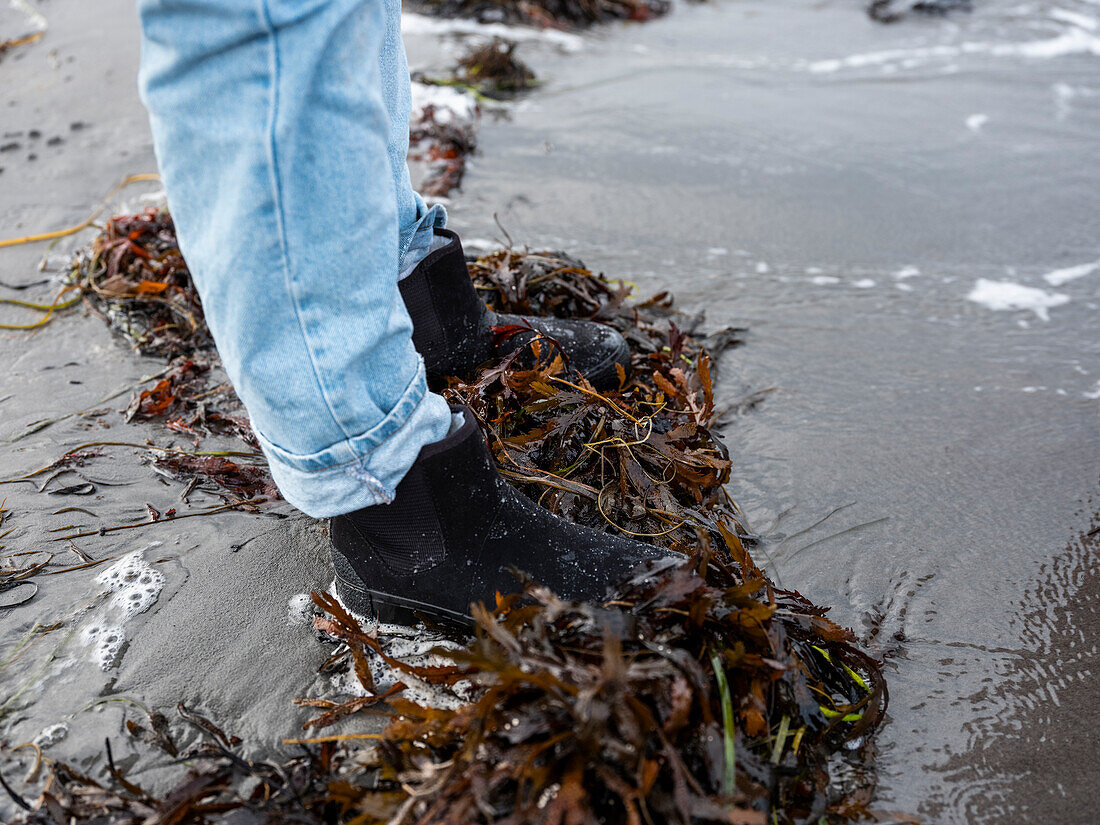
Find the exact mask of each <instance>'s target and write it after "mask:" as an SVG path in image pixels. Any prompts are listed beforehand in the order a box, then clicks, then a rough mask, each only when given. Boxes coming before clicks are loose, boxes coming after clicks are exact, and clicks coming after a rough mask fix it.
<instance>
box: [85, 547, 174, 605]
mask: <svg viewBox="0 0 1100 825" xmlns="http://www.w3.org/2000/svg"><path fill="white" fill-rule="evenodd" d="M96 582H97V583H98V584H100V585H102V586H103V587H105V588H106V589H107V591H108V592H113V593H114V594H115V595H114V597H113V598H112V599H111V606H112V607H114V608H117V609H119V610H121V611H122V613H123V615H124V617H125V618H126V619H129V618H131V617H133V616H136V615H137V614H139V613H144V612H145V611H146V610H148V609H149V608H150V607H152V606H153V604H154V603H156V600H157V597H158V596H159V595H160V591H161V590H163V589H164V574H163V573H161V572H160V571H159V570H157V569H156V568H155V567H153V566H152V565H150V564H149V563H148V562H147V561H145V550H135V551H134V552H133V553H127V554H126V555H125V556H123V557H122V558H121V559H119V560H118V561H116V562H115V563H114V564H112V565H111V566H110V567H108V568H107V569H106V570H104V571H103V572H102V573H100V574H99V575H98V576H96Z"/></svg>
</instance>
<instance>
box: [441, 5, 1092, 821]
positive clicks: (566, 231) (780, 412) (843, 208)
mask: <svg viewBox="0 0 1100 825" xmlns="http://www.w3.org/2000/svg"><path fill="white" fill-rule="evenodd" d="M977 5H978V10H977V11H975V12H974V13H973V14H969V15H968V14H961V15H952V16H950V17H949V18H947V19H933V20H926V19H919V18H910V19H908V20H906V21H905V22H902V23H900V24H897V25H894V26H882V25H878V24H874V23H872V22H871V21H869V20H867V19H866V18H865V17H863V16H862V15H861V14H860V13H859V11H858V9H857V7H856V6H855V4H850V3H824V4H822V3H817V4H811V3H807V2H769V3H757V2H738V3H717V4H708V5H705V6H695V7H680V8H678V9H677V11H676V12H675V13H674V14H673V15H672V16H671V17H670V18H669V19H667V20H664V21H661V22H660V23H657V24H654V25H647V26H629V27H621V28H617V29H614V30H610V31H607V32H604V33H601V34H600V35H599V36H597V37H594V38H586V46H585V48H583V49H581V50H580V51H579V52H577V53H573V54H568V55H562V54H558V55H555V54H552V53H550V52H549V51H546V52H545V53H539V52H531V51H529V52H528V56H529V57H530V58H531V60H532V63H533V64H534V66H535V68H536V70H537V71H538V72H539V74H540V76H541V77H543V78H544V79H547V81H548V83H547V85H546V87H545V88H544V89H543V90H542V91H541V92H539V93H537V94H536V95H533V96H532V97H531V98H529V99H527V100H526V101H524V102H523V103H521V104H519V105H518V106H517V107H516V108H515V110H514V111H513V112H512V113H511V117H510V120H508V121H506V122H503V123H497V124H492V125H487V126H486V127H485V128H484V130H483V137H482V149H483V154H482V156H481V157H480V158H478V159H477V161H476V162H475V163H474V164H473V165H472V167H471V171H470V173H469V176H468V178H467V182H466V185H465V189H464V192H463V196H462V199H461V200H460V201H459V202H458V203H457V204H456V206H455V207H454V209H453V210H452V213H453V222H454V223H455V224H456V225H457V226H458V227H459V228H460V230H465V232H466V234H467V235H469V236H478V237H501V231H500V229H498V228H497V227H496V226H495V225H494V222H493V221H492V219H491V218H487V217H486V216H488V215H491V214H492V213H493V212H494V211H495V212H497V213H498V218H499V221H500V223H501V224H502V226H503V227H504V229H506V230H507V231H508V233H510V234H511V235H512V237H514V238H516V239H517V240H520V239H522V241H523V242H527V243H532V244H536V245H537V244H545V245H549V246H561V247H566V248H568V249H570V250H571V251H573V252H575V253H576V254H578V255H580V256H581V257H582V258H583V259H584V260H585V261H586V262H587V263H588V264H589V265H590V266H594V267H597V268H599V269H602V270H604V271H605V272H607V273H609V274H610V275H612V276H613V277H625V278H629V279H631V280H633V281H635V282H636V283H637V284H638V285H639V287H640V289H641V290H642V291H643V292H655V291H658V290H660V289H666V288H669V289H672V290H674V291H675V293H676V296H677V299H678V300H679V302H680V305H681V306H682V307H684V308H686V309H691V310H695V309H698V308H705V309H706V312H707V315H708V318H709V320H710V321H712V322H714V323H721V324H726V323H736V324H745V325H747V326H749V327H750V329H751V334H750V337H749V342H748V345H747V346H746V347H744V348H742V349H740V350H737V351H735V352H733V353H731V354H729V355H727V356H726V358H725V360H724V361H723V364H722V373H721V376H722V389H721V393H722V396H723V398H724V399H725V400H726V401H727V402H735V401H736V400H738V399H740V398H742V397H743V396H745V395H747V394H748V393H751V392H754V391H757V390H772V391H771V392H769V393H767V394H766V395H765V396H764V401H763V403H762V404H761V405H759V406H758V407H757V408H756V409H755V410H754V411H751V412H747V413H743V414H740V415H738V414H736V413H735V414H733V415H732V416H731V419H730V423H729V425H728V426H727V427H726V429H725V435H726V438H727V440H728V441H729V443H730V445H731V450H732V452H733V454H734V460H735V473H734V481H733V484H732V492H733V494H734V496H735V498H736V499H737V500H738V501H739V502H740V503H741V504H742V506H743V507H744V508H745V509H746V510H747V512H748V514H749V516H750V520H751V523H752V524H753V525H754V526H755V528H756V529H757V530H758V531H760V532H762V533H765V534H767V535H768V536H770V539H769V541H767V542H766V544H765V546H764V547H763V548H762V553H766V558H767V561H768V564H769V567H770V569H771V570H772V571H773V573H774V574H775V575H777V576H778V577H779V578H781V580H782V582H783V583H784V584H785V585H787V586H790V587H794V588H797V589H799V590H802V591H803V592H805V593H806V594H807V595H809V596H810V597H812V598H813V599H814V600H815V601H817V602H819V603H822V604H827V605H835V608H834V615H835V616H836V617H837V618H839V619H840V620H842V621H843V622H844V623H847V624H851V625H853V626H855V627H856V628H857V629H860V630H862V632H863V633H864V634H865V635H866V637H867V638H868V639H869V640H870V643H871V645H872V647H874V648H876V649H879V650H883V651H884V652H886V653H888V655H889V669H890V676H891V680H890V685H891V694H892V705H891V713H890V716H891V721H890V723H889V725H888V726H887V727H886V728H885V729H884V731H883V732H882V735H881V736H880V739H879V744H880V750H881V764H880V772H881V795H880V800H879V804H880V806H881V807H882V808H885V809H895V810H906V811H918V812H920V813H921V814H922V815H923V816H924V817H925V818H926V819H927V821H931V822H959V823H962V822H969V823H973V822H994V821H1000V822H1025V821H1026V822H1060V823H1077V822H1080V823H1086V822H1094V821H1095V818H1096V813H1095V811H1096V806H1097V804H1098V803H1100V791H1098V788H1100V781H1098V780H1100V745H1098V744H1097V740H1096V729H1097V724H1098V714H1097V712H1096V710H1095V706H1094V699H1095V697H1096V695H1097V690H1096V687H1095V678H1096V677H1095V676H1094V675H1093V671H1092V668H1093V667H1095V666H1096V664H1097V659H1096V656H1097V651H1096V646H1095V639H1096V633H1097V630H1100V621H1098V619H1097V613H1096V597H1097V590H1098V587H1097V581H1098V579H1097V575H1098V573H1100V569H1098V563H1097V559H1096V553H1097V548H1098V541H1097V536H1096V535H1095V534H1094V535H1093V536H1092V537H1083V536H1082V534H1083V533H1085V532H1087V531H1089V530H1091V529H1093V528H1095V527H1096V525H1097V523H1098V522H1097V520H1096V515H1095V514H1096V513H1097V510H1098V508H1097V506H1096V504H1095V501H1094V499H1095V494H1096V492H1097V482H1098V469H1100V340H1098V337H1100V336H1098V335H1097V332H1098V330H1100V323H1098V313H1097V309H1098V303H1100V271H1098V269H1100V268H1096V267H1091V268H1090V267H1088V266H1081V265H1084V264H1090V263H1093V262H1096V261H1097V259H1098V258H1100V217H1098V216H1100V185H1098V184H1100V175H1098V172H1097V169H1098V168H1100V166H1098V162H1100V142H1098V140H1097V135H1100V59H1098V58H1100V39H1098V38H1100V31H1098V22H1097V21H1100V7H1097V6H1096V5H1095V4H1091V3H1083V2H1080V3H1069V2H1065V3H1062V2H1060V3H1023V4H1010V3H997V2H987V3H978V4H977ZM1067 269H1069V272H1068V273H1065V272H1063V273H1061V274H1053V275H1051V276H1050V277H1048V278H1044V276H1045V275H1050V273H1057V272H1058V271H1060V270H1067ZM1078 273H1085V274H1078ZM1067 274H1069V275H1076V276H1077V277H1073V278H1070V279H1067V278H1066V275H1067ZM983 279H984V280H985V281H987V282H990V283H988V284H987V285H986V286H985V287H984V288H983V289H982V290H979V291H978V292H977V294H973V295H972V293H974V292H975V287H976V286H977V285H978V283H979V281H982V280H983ZM968 296H970V297H968ZM1018 306H1023V307H1031V308H1030V309H1027V308H1024V309H1017V308H1013V307H1018ZM996 307H1004V308H1001V309H997V308H996ZM837 508H841V509H837ZM830 514H831V515H830ZM822 519H825V520H824V521H822ZM819 522H820V523H819ZM815 525H816V526H815Z"/></svg>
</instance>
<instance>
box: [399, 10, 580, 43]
mask: <svg viewBox="0 0 1100 825" xmlns="http://www.w3.org/2000/svg"><path fill="white" fill-rule="evenodd" d="M401 33H402V34H436V35H447V34H462V35H466V34H474V35H482V36H484V37H503V38H505V39H507V40H512V41H521V40H541V41H543V42H546V43H552V44H554V45H555V46H557V47H558V48H560V49H561V50H562V51H567V52H577V51H580V50H581V49H582V48H584V39H583V38H581V37H579V36H578V35H575V34H570V33H568V32H563V31H558V30H557V29H536V28H531V27H529V26H506V25H504V24H503V23H478V22H477V21H476V20H448V19H444V18H441V17H429V16H428V15H425V14H415V13H412V12H404V13H403V14H402V15H401Z"/></svg>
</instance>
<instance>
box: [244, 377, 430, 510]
mask: <svg viewBox="0 0 1100 825" xmlns="http://www.w3.org/2000/svg"><path fill="white" fill-rule="evenodd" d="M450 424H451V413H450V407H449V406H448V405H447V402H446V401H445V400H444V399H443V398H442V396H439V395H436V394H435V393H431V392H428V387H427V383H426V382H425V380H424V372H423V370H422V369H421V370H418V371H417V375H416V377H415V378H414V379H413V381H412V383H410V384H409V386H408V387H407V388H406V390H405V392H404V393H403V394H402V396H401V398H400V400H399V401H398V402H397V405H396V406H395V407H394V408H393V409H392V410H391V411H390V412H389V414H388V415H386V417H385V418H383V419H382V421H381V422H379V423H378V424H377V425H376V426H374V427H372V428H371V429H369V430H367V431H366V432H364V433H362V434H360V435H358V436H355V437H353V438H349V439H346V440H344V441H341V442H339V443H337V444H334V445H332V446H331V447H328V448H326V449H324V450H320V451H318V452H315V453H310V454H308V455H299V454H295V453H291V452H289V451H287V450H285V449H283V448H281V447H279V446H277V445H275V444H272V443H271V442H270V441H268V440H267V439H266V438H264V436H263V435H262V434H261V433H258V432H257V433H256V436H257V438H258V439H259V442H260V446H261V447H262V448H263V451H264V454H265V455H266V456H267V460H268V465H269V467H270V468H271V475H272V478H274V480H275V484H276V485H277V486H278V488H279V492H280V493H282V495H283V498H285V499H286V500H287V501H288V502H290V503H291V504H293V505H294V506H295V507H297V508H298V509H299V510H301V511H303V512H304V513H306V514H307V515H310V516H313V517H314V518H330V517H332V516H338V515H343V514H344V513H350V512H353V511H355V510H360V509H362V508H364V507H372V506H374V505H376V504H389V503H390V502H392V501H393V497H394V492H395V490H396V488H397V485H398V483H399V482H400V481H401V479H402V478H404V477H405V473H407V472H408V470H409V468H410V467H411V466H412V465H413V462H414V461H416V457H417V456H418V455H419V453H420V448H421V447H423V446H424V445H425V444H431V443H433V442H435V441H439V440H441V439H443V438H444V437H446V435H447V431H448V429H449V428H450Z"/></svg>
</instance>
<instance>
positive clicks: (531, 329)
mask: <svg viewBox="0 0 1100 825" xmlns="http://www.w3.org/2000/svg"><path fill="white" fill-rule="evenodd" d="M436 231H437V233H438V234H439V235H442V236H444V237H446V238H449V239H450V242H449V243H448V244H447V245H446V246H443V247H440V248H439V249H437V250H435V251H434V252H431V253H429V254H428V256H427V257H426V258H424V260H423V261H421V262H420V263H419V264H418V265H417V266H416V268H415V269H414V270H413V271H412V273H410V274H409V275H408V276H406V277H405V278H402V279H401V281H400V282H399V286H400V288H401V297H402V298H404V300H405V307H406V308H407V309H408V310H409V315H410V316H411V317H412V321H413V344H415V345H416V349H417V351H418V352H419V353H420V354H421V355H422V356H424V364H425V366H426V367H427V370H428V372H429V373H430V374H434V375H460V374H464V373H466V372H469V371H470V370H472V369H473V368H474V367H476V366H478V365H479V364H482V363H484V362H485V361H488V360H489V359H491V358H497V359H499V358H502V357H504V356H505V355H508V354H509V353H511V352H514V351H515V350H517V349H520V348H521V347H525V346H527V344H529V343H530V342H531V341H532V340H533V339H534V338H536V337H538V336H539V335H540V334H541V335H543V336H545V337H546V338H549V339H551V341H553V342H556V343H557V344H558V345H559V346H560V347H561V349H562V351H563V353H564V355H565V361H566V363H567V365H568V366H569V367H571V368H572V369H573V370H575V371H576V372H577V373H579V374H580V375H583V376H584V377H585V378H587V379H588V380H589V381H590V382H591V383H592V385H593V386H595V387H596V388H598V389H608V388H610V387H616V386H618V383H619V375H618V370H617V369H616V364H619V365H622V367H623V369H624V370H625V371H626V373H627V374H629V373H630V350H629V348H628V347H627V345H626V341H625V340H623V337H622V336H621V335H620V334H619V333H618V332H616V331H615V330H614V329H612V328H611V327H608V326H604V325H603V324H597V323H595V322H593V321H572V320H562V319H560V318H534V317H531V316H527V315H505V314H500V313H496V312H493V311H492V310H490V309H489V308H488V307H487V306H485V304H484V303H483V302H482V300H481V298H479V297H478V295H477V290H475V289H474V285H473V282H472V281H471V280H470V275H469V272H468V270H467V269H466V258H465V256H464V255H463V254H462V244H461V243H460V242H459V240H458V236H457V235H456V234H455V233H454V232H450V231H448V230H446V229H440V230H436ZM494 330H496V331H494ZM501 331H503V334H500V332H501ZM550 351H552V345H551V344H550V342H549V341H548V342H547V343H546V346H545V348H544V349H543V352H550Z"/></svg>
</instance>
